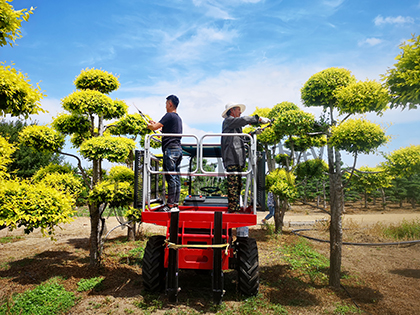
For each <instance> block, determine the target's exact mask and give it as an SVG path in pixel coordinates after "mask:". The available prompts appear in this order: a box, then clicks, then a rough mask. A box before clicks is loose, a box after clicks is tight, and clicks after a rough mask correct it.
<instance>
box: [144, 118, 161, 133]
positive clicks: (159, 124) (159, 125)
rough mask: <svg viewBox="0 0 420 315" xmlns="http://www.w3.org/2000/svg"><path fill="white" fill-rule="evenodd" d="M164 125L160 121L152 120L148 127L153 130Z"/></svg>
mask: <svg viewBox="0 0 420 315" xmlns="http://www.w3.org/2000/svg"><path fill="white" fill-rule="evenodd" d="M162 127H163V125H162V124H161V123H160V122H155V121H153V120H150V121H149V123H148V124H147V128H149V129H150V130H153V131H155V130H158V129H161V128H162Z"/></svg>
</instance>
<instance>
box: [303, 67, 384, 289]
mask: <svg viewBox="0 0 420 315" xmlns="http://www.w3.org/2000/svg"><path fill="white" fill-rule="evenodd" d="M301 93H302V94H301V98H302V102H303V104H304V105H305V106H322V107H323V115H322V117H321V119H320V125H323V126H325V133H326V135H327V151H328V173H329V179H330V207H331V224H330V274H329V275H330V277H329V283H330V285H331V286H333V287H335V288H340V272H341V248H342V237H343V236H342V233H343V232H342V225H341V215H342V213H343V210H344V190H343V182H342V176H343V170H342V169H341V164H342V162H341V153H340V150H346V151H348V152H350V153H351V154H353V156H354V157H355V163H356V158H357V154H358V153H360V152H363V153H370V152H373V151H374V150H375V149H376V148H377V147H378V146H380V145H382V144H384V143H386V142H387V141H388V138H387V137H385V134H384V132H383V130H382V129H381V128H379V127H377V126H375V125H374V124H372V123H370V122H367V121H364V120H350V121H347V119H348V118H349V117H350V116H351V115H353V114H356V113H357V114H364V113H368V112H375V113H377V114H382V112H383V111H384V110H386V108H387V104H388V101H389V96H388V92H387V90H386V89H385V88H383V87H382V86H381V85H380V84H379V83H377V82H375V81H366V82H360V81H359V82H358V81H356V78H355V77H354V76H353V75H352V74H351V72H350V71H349V70H346V69H341V68H329V69H326V70H323V71H321V72H318V73H316V74H314V75H313V76H311V77H310V78H309V79H308V81H307V82H306V83H305V84H304V86H303V88H302V90H301ZM337 112H338V116H341V117H340V121H338V120H337V119H336V117H335V115H336V113H337ZM344 115H345V116H344ZM365 130H366V131H368V132H369V133H370V134H369V136H370V137H368V136H366V134H365V132H364V131H365Z"/></svg>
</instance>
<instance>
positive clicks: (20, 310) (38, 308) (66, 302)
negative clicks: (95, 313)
mask: <svg viewBox="0 0 420 315" xmlns="http://www.w3.org/2000/svg"><path fill="white" fill-rule="evenodd" d="M75 301H76V296H75V295H74V293H72V292H67V291H66V290H65V289H64V287H63V286H62V285H61V284H59V281H58V278H53V279H51V280H49V281H47V282H45V283H43V284H40V285H38V286H37V287H36V288H35V289H33V290H28V291H25V292H24V293H21V294H17V295H15V296H13V297H12V298H11V299H8V300H6V301H5V302H4V303H2V305H1V306H0V314H1V315H6V314H21V315H32V314H37V315H44V314H45V315H53V314H65V313H67V311H68V310H69V309H70V308H71V307H73V305H74V304H75Z"/></svg>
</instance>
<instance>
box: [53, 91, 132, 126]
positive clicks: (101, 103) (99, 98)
mask: <svg viewBox="0 0 420 315" xmlns="http://www.w3.org/2000/svg"><path fill="white" fill-rule="evenodd" d="M61 103H62V105H63V108H64V109H66V110H68V111H69V112H71V113H73V114H80V115H83V114H97V115H100V116H102V117H103V118H104V119H113V118H120V117H122V116H123V115H125V113H126V112H127V105H126V104H125V103H124V102H123V101H118V100H116V101H114V100H112V99H111V98H110V97H109V96H107V95H105V94H103V93H101V92H99V91H93V90H83V91H76V92H73V93H72V94H70V95H68V96H66V97H64V98H63V99H62V100H61Z"/></svg>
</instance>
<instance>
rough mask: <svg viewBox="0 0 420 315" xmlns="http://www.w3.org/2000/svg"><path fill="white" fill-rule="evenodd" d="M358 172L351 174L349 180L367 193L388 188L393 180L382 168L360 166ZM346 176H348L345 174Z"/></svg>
mask: <svg viewBox="0 0 420 315" xmlns="http://www.w3.org/2000/svg"><path fill="white" fill-rule="evenodd" d="M359 171H360V172H355V173H354V174H353V176H352V178H351V180H352V182H353V185H354V186H355V187H357V188H360V189H362V190H363V191H366V192H367V193H371V192H373V191H376V190H377V189H378V188H386V187H390V186H391V184H392V180H393V178H394V176H393V175H391V174H389V173H388V172H386V171H385V169H384V168H382V167H369V166H362V167H360V169H359ZM346 176H347V177H348V176H350V175H349V174H348V173H347V174H346Z"/></svg>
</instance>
